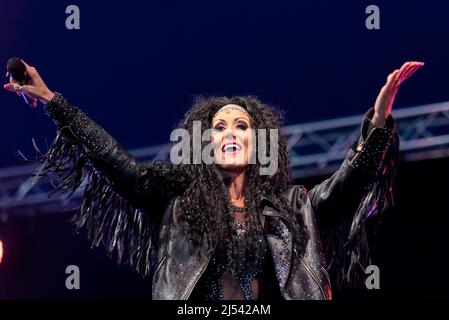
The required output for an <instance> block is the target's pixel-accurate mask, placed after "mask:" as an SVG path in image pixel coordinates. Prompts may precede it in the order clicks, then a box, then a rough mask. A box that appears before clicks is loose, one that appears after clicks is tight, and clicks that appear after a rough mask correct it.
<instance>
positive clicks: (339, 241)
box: [309, 62, 423, 288]
mask: <svg viewBox="0 0 449 320" xmlns="http://www.w3.org/2000/svg"><path fill="white" fill-rule="evenodd" d="M422 66H423V63H420V62H407V63H405V64H404V65H403V66H402V67H401V69H399V70H395V71H394V72H393V73H391V74H390V75H389V76H388V79H387V83H386V84H385V85H384V86H383V87H382V89H381V91H380V93H379V95H378V97H377V99H376V103H375V105H374V108H372V109H370V110H368V112H367V113H366V114H365V117H364V119H363V123H362V126H361V134H360V138H359V139H358V140H357V141H355V143H354V144H353V145H352V147H351V148H350V150H349V151H348V154H347V156H346V158H345V160H344V161H343V163H342V165H341V166H340V168H339V169H338V170H337V171H336V172H335V173H334V174H333V175H332V176H331V177H330V178H329V179H327V180H325V181H323V182H322V183H320V184H318V185H317V186H315V187H314V188H313V189H312V190H311V191H310V192H309V197H310V201H311V205H312V207H313V209H314V211H315V216H316V219H317V222H318V225H319V227H320V231H321V232H322V233H321V235H322V242H323V247H324V248H323V249H324V252H325V257H326V261H327V265H328V266H329V267H330V266H331V270H329V271H331V272H330V273H331V275H333V276H332V278H333V279H334V281H335V283H336V287H337V288H340V287H342V286H348V285H349V286H358V285H363V284H364V279H365V276H366V275H365V269H364V268H365V267H366V266H367V265H369V264H370V256H369V248H368V241H367V237H366V233H365V230H364V225H365V222H366V220H367V219H368V218H369V217H371V216H373V215H376V214H378V213H381V212H383V211H384V210H385V209H386V208H387V207H388V206H389V205H391V204H393V193H392V188H393V180H394V178H395V174H396V167H397V162H398V156H399V135H398V132H397V130H396V127H395V124H394V121H393V118H392V116H391V109H392V106H393V102H394V99H395V97H396V94H397V92H398V89H399V86H400V85H401V83H402V82H403V81H405V80H406V79H407V78H408V77H410V76H411V75H412V74H413V73H414V72H415V71H416V70H417V69H419V68H420V67H422Z"/></svg>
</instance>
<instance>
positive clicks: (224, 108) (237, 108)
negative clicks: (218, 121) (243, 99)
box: [214, 103, 251, 119]
mask: <svg viewBox="0 0 449 320" xmlns="http://www.w3.org/2000/svg"><path fill="white" fill-rule="evenodd" d="M230 109H234V110H239V111H241V112H243V113H246V114H247V115H248V117H249V118H250V119H251V115H250V114H249V112H248V110H246V109H245V108H243V107H242V106H239V105H238V104H233V103H230V104H227V105H225V106H223V107H221V108H220V109H218V111H217V112H215V115H214V118H215V117H216V116H217V114H219V113H220V112H222V111H225V110H230Z"/></svg>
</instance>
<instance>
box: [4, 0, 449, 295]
mask: <svg viewBox="0 0 449 320" xmlns="http://www.w3.org/2000/svg"><path fill="white" fill-rule="evenodd" d="M69 4H76V5H78V6H79V7H80V10H81V30H67V29H66V28H65V19H66V16H67V15H66V14H65V8H66V6H68V5H69ZM370 4H376V5H378V6H379V7H380V10H381V11H380V13H381V30H372V31H370V30H367V29H366V28H365V19H366V17H367V15H366V14H365V8H366V7H367V6H368V5H370ZM11 56H20V57H22V58H24V59H25V60H26V61H27V62H29V63H30V64H33V65H34V66H36V67H37V68H38V70H39V71H40V73H41V75H42V76H43V78H44V79H45V80H46V82H47V84H48V86H49V87H50V88H51V89H53V90H57V91H60V92H63V93H64V94H65V96H66V97H67V98H69V100H70V101H72V102H73V104H75V105H77V106H79V107H80V108H82V109H83V110H84V111H85V112H87V114H88V115H90V116H91V117H92V118H94V119H95V120H96V121H97V122H99V123H100V124H102V125H103V126H104V127H105V128H106V129H107V130H108V131H109V132H110V133H111V134H113V135H114V136H115V137H116V138H117V139H118V140H119V141H120V142H122V144H123V145H124V146H125V147H126V148H135V147H141V146H147V145H151V144H157V143H163V142H167V141H168V140H169V134H170V131H171V129H172V128H173V126H174V125H175V124H176V123H177V121H178V120H179V119H180V118H181V117H182V116H183V114H184V113H185V112H186V111H187V110H188V109H189V107H190V106H191V103H192V100H193V97H194V96H195V95H198V94H205V95H233V94H255V95H257V96H259V97H260V98H261V99H262V100H264V101H266V102H268V103H271V104H274V105H277V106H279V107H281V108H283V109H284V110H285V111H286V113H287V114H286V115H287V123H288V124H293V123H299V122H306V121H313V120H321V119H328V118H333V117H340V116H346V115H353V114H360V115H361V114H362V113H364V112H365V111H366V110H367V108H369V107H371V106H372V104H373V102H374V100H375V98H376V95H377V93H378V92H379V90H380V88H381V86H382V85H383V83H384V82H385V79H386V77H387V75H388V73H390V72H391V71H393V70H394V69H395V68H398V67H400V66H401V64H402V63H403V62H404V61H407V60H422V61H425V62H426V66H425V67H424V68H423V69H421V70H419V71H418V73H417V74H416V75H414V76H413V78H411V79H410V80H408V81H407V82H406V83H404V84H403V86H402V88H401V90H400V93H399V95H398V97H397V101H396V105H395V108H401V107H409V106H412V105H419V104H427V103H433V102H439V101H447V100H449V90H448V85H447V83H448V79H449V62H448V57H449V3H447V2H444V1H441V2H437V1H407V2H403V1H374V2H371V1H369V2H368V1H322V0H321V1H289V2H280V1H270V2H262V1H254V0H250V1H182V2H181V1H155V0H152V1H148V2H143V1H133V0H128V1H124V2H113V1H95V2H94V1H85V0H83V1H81V0H78V1H76V2H68V1H49V0H42V1H25V0H15V1H8V2H6V1H2V2H1V3H0V63H3V64H6V61H7V59H8V58H9V57H11ZM0 108H1V118H0V122H1V125H0V137H1V138H0V150H1V156H0V166H9V165H16V164H18V162H17V156H16V154H15V151H16V150H17V149H21V150H24V151H25V152H27V151H28V152H31V150H32V147H31V137H36V138H38V141H39V142H41V143H43V141H44V138H47V139H52V138H53V137H54V135H55V127H54V125H53V123H52V121H51V120H50V119H49V118H47V116H46V115H45V114H44V113H43V112H42V108H41V107H39V109H38V110H33V109H31V108H30V107H28V106H26V105H25V104H24V103H23V101H21V100H20V99H19V98H18V97H17V96H15V95H14V94H12V93H9V92H6V91H5V92H2V93H1V94H0ZM447 168H449V165H448V161H447V159H442V160H438V161H433V160H428V161H426V162H423V163H411V164H402V165H401V166H400V167H399V175H398V179H397V180H398V188H397V190H398V201H397V207H396V209H394V210H392V211H390V212H388V214H386V215H385V218H384V220H383V221H384V222H383V225H382V227H381V228H380V231H379V232H378V234H377V238H376V241H375V243H374V246H373V254H374V257H375V262H376V263H377V264H379V266H380V268H381V270H382V276H381V277H382V278H381V288H382V289H383V290H380V292H369V295H373V296H375V297H377V296H379V295H380V296H387V297H388V296H394V297H398V296H399V297H401V296H402V297H403V296H408V297H410V296H412V297H416V296H419V297H423V296H425V297H430V296H438V297H440V296H442V295H444V296H447V288H448V287H449V280H448V279H449V278H448V277H447V276H445V270H444V266H445V265H446V264H445V259H446V252H447V246H446V243H447V239H446V238H447V236H446V235H447V226H448V225H449V217H448V216H447V212H449V205H448V204H447V203H446V202H444V199H446V198H447V186H445V185H444V184H446V183H447V181H448V180H449V173H448V169H447ZM322 179H324V177H316V178H315V179H312V180H307V181H302V182H304V184H305V185H306V186H307V187H311V186H313V185H314V184H315V183H318V182H320V181H322ZM435 181H439V182H440V183H439V184H438V183H437V182H435ZM69 217H70V214H68V213H66V214H53V215H48V216H34V217H18V216H17V217H13V218H12V219H11V220H10V221H9V222H8V223H3V224H0V235H1V236H2V239H3V240H4V242H5V250H6V251H5V261H4V263H3V264H2V267H3V269H0V271H2V272H0V276H1V275H2V276H3V277H2V279H0V298H149V297H150V296H151V292H150V291H151V288H150V282H149V280H148V279H146V280H140V279H139V277H138V276H137V275H136V274H134V273H132V272H131V271H129V269H128V268H126V267H117V266H116V265H115V263H114V262H113V261H111V260H109V259H108V258H107V257H106V256H105V255H104V250H103V249H96V250H90V245H89V242H88V241H87V240H86V239H85V236H84V234H82V235H79V236H73V235H72V234H71V230H72V229H71V227H70V225H69V224H67V223H66V222H67V220H68V218H69ZM445 239H446V240H445ZM68 264H77V265H79V266H80V269H81V270H82V280H81V281H82V284H81V285H82V289H84V290H80V291H68V290H66V289H65V287H64V281H65V277H66V274H64V269H65V266H67V265H68ZM442 266H443V267H442ZM349 296H352V297H360V296H361V295H358V294H357V293H355V294H352V295H351V294H350V295H349ZM343 297H344V295H343Z"/></svg>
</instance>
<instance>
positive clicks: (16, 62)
mask: <svg viewBox="0 0 449 320" xmlns="http://www.w3.org/2000/svg"><path fill="white" fill-rule="evenodd" d="M6 70H7V73H6V76H10V77H11V78H12V79H14V80H15V81H17V82H18V84H19V85H21V86H23V85H26V84H27V83H28V80H29V77H28V73H27V71H26V70H27V69H26V66H25V64H24V63H23V62H22V60H20V59H19V58H17V57H14V58H10V59H9V60H8V62H7V63H6ZM20 94H21V95H22V97H23V99H24V100H25V102H26V103H27V104H28V105H30V106H31V107H33V108H36V107H37V99H34V98H31V97H28V96H27V95H26V94H25V93H23V92H20Z"/></svg>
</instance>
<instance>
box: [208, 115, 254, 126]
mask: <svg viewBox="0 0 449 320" xmlns="http://www.w3.org/2000/svg"><path fill="white" fill-rule="evenodd" d="M240 120H243V121H244V122H247V123H248V124H249V123H250V121H249V120H248V119H246V118H244V117H238V118H235V119H234V121H240ZM220 122H224V123H226V121H225V120H224V119H215V120H214V121H213V122H212V124H213V125H215V124H217V123H220Z"/></svg>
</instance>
